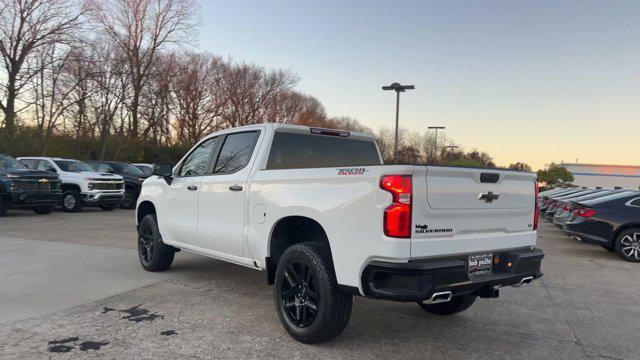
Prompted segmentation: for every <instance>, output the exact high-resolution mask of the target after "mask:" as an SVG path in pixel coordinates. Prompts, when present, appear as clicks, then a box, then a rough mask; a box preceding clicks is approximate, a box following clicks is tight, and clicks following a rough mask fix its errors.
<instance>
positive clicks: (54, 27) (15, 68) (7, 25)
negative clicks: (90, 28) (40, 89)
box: [0, 0, 87, 138]
mask: <svg viewBox="0 0 640 360" xmlns="http://www.w3.org/2000/svg"><path fill="white" fill-rule="evenodd" d="M86 10H87V7H86V6H85V4H84V3H83V2H80V1H70V0H0V14H2V16H0V56H1V57H2V66H3V70H4V71H5V74H4V76H2V77H0V79H1V81H2V83H0V87H1V89H0V110H2V112H3V113H4V127H5V130H6V132H7V134H8V136H9V137H10V138H11V137H13V135H14V133H15V128H16V117H17V114H18V113H19V112H20V111H21V110H24V109H25V108H26V107H27V106H28V102H27V101H26V100H23V99H21V95H22V92H23V90H24V88H25V87H26V86H27V85H28V84H29V83H30V80H31V78H32V77H33V76H35V74H37V73H38V70H39V69H38V66H42V65H43V64H42V63H40V62H39V61H36V60H35V59H34V54H35V53H36V51H38V50H39V49H40V48H41V47H43V46H45V45H51V44H52V43H54V42H64V41H66V40H68V39H69V35H70V34H71V32H72V30H73V29H74V28H75V27H76V26H77V25H78V24H79V22H80V18H81V16H82V15H83V14H84V13H85V12H86ZM17 102H21V103H26V104H23V105H24V106H23V105H20V106H22V107H17V106H16V105H17V104H16V103H17Z"/></svg>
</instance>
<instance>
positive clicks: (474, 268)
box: [468, 253, 493, 276]
mask: <svg viewBox="0 0 640 360" xmlns="http://www.w3.org/2000/svg"><path fill="white" fill-rule="evenodd" d="M468 264H469V275H471V276H473V275H483V274H486V273H488V272H490V271H491V265H492V264H493V253H488V254H475V255H469V261H468Z"/></svg>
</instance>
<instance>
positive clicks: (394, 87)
mask: <svg viewBox="0 0 640 360" xmlns="http://www.w3.org/2000/svg"><path fill="white" fill-rule="evenodd" d="M415 88H416V87H415V86H413V85H400V83H393V84H391V85H389V86H383V87H382V90H393V91H395V92H396V141H395V144H394V145H393V159H394V160H396V159H397V155H398V116H399V114H400V93H401V92H405V91H406V90H413V89H415Z"/></svg>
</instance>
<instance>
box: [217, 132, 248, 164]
mask: <svg viewBox="0 0 640 360" xmlns="http://www.w3.org/2000/svg"><path fill="white" fill-rule="evenodd" d="M257 140H258V132H257V131H252V132H243V133H237V134H231V135H228V136H227V138H226V140H225V141H224V145H222V149H220V155H219V156H218V161H216V167H215V169H214V171H213V172H214V173H216V174H231V173H234V172H236V171H239V170H241V169H243V168H244V167H245V166H247V164H248V163H249V160H250V159H251V154H253V148H254V147H255V146H256V141H257Z"/></svg>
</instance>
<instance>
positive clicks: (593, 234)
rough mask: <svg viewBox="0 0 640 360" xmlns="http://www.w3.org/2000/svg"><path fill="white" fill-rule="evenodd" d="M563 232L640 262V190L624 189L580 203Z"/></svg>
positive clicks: (567, 221)
mask: <svg viewBox="0 0 640 360" xmlns="http://www.w3.org/2000/svg"><path fill="white" fill-rule="evenodd" d="M576 205H577V208H576V210H574V211H573V213H572V214H571V215H569V217H568V218H567V220H566V222H565V224H564V226H563V228H562V229H563V231H564V232H565V233H566V234H568V235H571V236H575V237H578V238H580V239H581V240H582V241H585V242H588V243H594V244H600V245H602V247H604V248H605V249H607V250H609V251H615V252H616V253H617V254H618V255H619V256H620V257H621V258H623V259H624V260H627V261H631V262H640V191H624V192H620V193H615V194H612V195H607V196H603V197H601V198H597V199H593V200H586V201H582V202H578V203H576Z"/></svg>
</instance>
